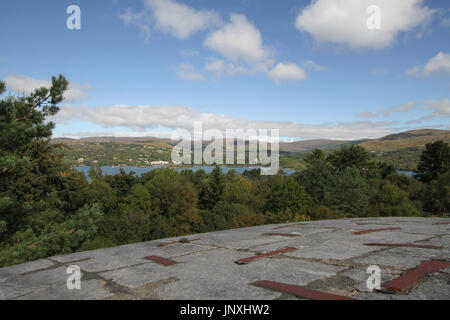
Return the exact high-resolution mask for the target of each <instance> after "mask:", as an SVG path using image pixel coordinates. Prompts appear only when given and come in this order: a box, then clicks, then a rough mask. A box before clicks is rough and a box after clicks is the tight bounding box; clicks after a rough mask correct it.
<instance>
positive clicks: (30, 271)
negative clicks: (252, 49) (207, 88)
mask: <svg viewBox="0 0 450 320" xmlns="http://www.w3.org/2000/svg"><path fill="white" fill-rule="evenodd" d="M442 222H450V219H442V218H441V219H426V218H407V217H405V218H361V219H342V220H327V221H314V222H306V223H305V222H300V223H298V224H295V223H294V224H293V223H289V224H281V225H267V226H260V227H253V228H243V229H236V230H226V231H220V232H211V233H205V234H198V235H191V236H189V238H190V239H199V240H198V241H195V242H191V243H180V242H179V240H180V239H181V238H182V237H175V238H170V239H161V240H156V241H149V242H144V243H136V244H130V245H125V246H120V247H114V248H107V249H99V250H93V251H88V252H79V253H74V254H70V255H64V256H57V257H50V258H48V259H42V260H38V261H34V262H30V263H26V264H21V265H16V266H11V267H7V268H2V269H0V299H48V300H51V299H68V300H70V299H90V300H94V299H182V300H186V299H194V300H196V299H233V300H239V299H258V300H259V299H263V300H265V299H278V298H280V297H282V298H283V299H291V298H293V297H291V296H289V295H287V294H283V295H282V294H281V293H280V292H275V291H271V290H267V289H264V288H260V287H256V286H254V285H251V284H252V283H254V282H256V281H259V280H268V281H274V282H277V283H283V284H289V285H295V286H303V287H306V288H309V289H311V290H319V291H324V292H328V293H330V294H338V295H344V296H352V297H355V298H358V299H448V298H449V292H450V288H449V277H450V269H449V268H447V269H443V270H440V271H439V272H437V273H435V274H431V275H429V276H427V277H426V278H425V279H424V280H423V281H422V282H421V283H419V284H418V285H417V287H416V288H414V289H413V290H412V291H411V292H410V293H408V294H386V293H381V292H370V290H369V289H368V288H367V285H366V281H367V278H368V277H369V274H368V273H367V267H368V266H370V265H378V266H379V267H380V268H381V279H382V281H383V282H385V281H389V280H391V279H393V278H396V277H398V276H400V275H401V274H402V273H403V272H405V271H406V270H407V269H409V268H414V267H416V266H417V265H419V264H420V263H421V262H424V261H429V260H444V261H450V231H449V229H450V228H449V227H448V225H446V224H436V223H442ZM280 226H282V227H283V228H278V227H280ZM386 227H392V228H400V229H399V230H391V231H380V232H374V233H369V234H353V232H354V231H358V230H366V229H380V228H386ZM268 233H281V234H291V235H294V237H283V236H278V235H267V234H268ZM161 242H173V243H172V244H171V245H168V246H163V247H160V246H159V244H160V243H161ZM371 242H377V243H413V244H421V245H434V246H441V247H443V249H439V250H431V249H423V248H411V247H377V246H366V245H364V243H371ZM288 247H290V248H295V249H296V250H295V251H290V252H284V253H281V254H277V255H273V256H269V257H264V258H262V259H260V260H256V261H252V262H251V263H248V264H246V265H238V264H236V263H235V261H236V260H238V259H241V258H246V257H251V256H254V255H256V254H262V253H266V252H268V251H274V250H280V249H283V248H288ZM147 256H158V257H162V258H165V259H170V260H173V261H175V262H176V264H173V265H170V266H164V265H161V264H158V263H156V262H154V261H151V260H147V259H145V257H147ZM70 265H76V266H78V267H79V268H80V269H81V272H82V278H81V290H76V289H75V290H69V289H67V286H66V282H67V278H68V276H69V275H68V274H67V267H68V266H70Z"/></svg>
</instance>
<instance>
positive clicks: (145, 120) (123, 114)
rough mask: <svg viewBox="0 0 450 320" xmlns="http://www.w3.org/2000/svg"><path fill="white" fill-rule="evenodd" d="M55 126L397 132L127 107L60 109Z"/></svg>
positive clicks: (363, 134) (303, 134) (388, 126)
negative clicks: (200, 126)
mask: <svg viewBox="0 0 450 320" xmlns="http://www.w3.org/2000/svg"><path fill="white" fill-rule="evenodd" d="M52 120H53V121H55V122H56V123H57V124H63V123H66V122H68V121H73V120H84V121H89V122H93V123H95V124H97V125H100V126H102V127H104V128H116V127H127V128H129V129H131V130H133V131H135V132H148V131H149V130H152V129H153V130H154V129H155V128H161V127H162V128H167V129H172V130H175V129H178V128H180V129H187V130H190V131H192V130H193V126H194V121H202V122H203V129H204V130H207V129H212V128H214V129H218V130H221V131H223V132H225V130H226V129H244V130H246V129H250V128H253V129H280V136H282V137H296V138H299V139H325V138H333V139H361V138H376V137H380V136H383V135H387V134H391V133H394V132H396V131H397V130H396V129H394V128H393V127H392V124H394V123H391V122H367V121H360V122H349V123H335V124H324V125H307V124H301V123H296V122H289V121H253V120H246V119H243V118H237V117H230V116H226V115H223V114H215V113H205V112H198V111H195V110H194V109H192V108H188V107H179V106H158V107H153V106H128V105H117V106H111V107H107V108H99V107H94V108H89V107H77V106H64V107H63V108H61V111H60V112H59V113H58V114H57V115H56V116H55V117H54V118H53V119H52Z"/></svg>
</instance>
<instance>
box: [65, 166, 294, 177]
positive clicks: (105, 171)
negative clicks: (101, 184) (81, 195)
mask: <svg viewBox="0 0 450 320" xmlns="http://www.w3.org/2000/svg"><path fill="white" fill-rule="evenodd" d="M74 168H75V169H77V170H78V171H81V172H83V173H84V174H85V175H86V177H87V175H88V173H89V169H90V168H91V167H74ZM100 168H101V169H102V172H103V174H105V175H116V174H118V173H119V172H120V169H123V170H124V171H125V172H126V173H130V172H131V171H133V172H136V175H137V176H139V177H140V176H141V175H142V174H143V173H146V172H149V171H152V170H155V169H159V168H163V167H158V166H155V167H151V168H141V167H100ZM214 168H215V167H214V166H196V167H193V168H175V169H173V170H176V171H178V172H180V171H183V170H192V171H194V172H195V171H198V170H204V171H205V172H206V173H211V171H213V170H214ZM221 169H222V172H223V173H227V172H229V171H231V170H236V172H237V173H238V174H242V173H243V172H244V171H245V170H253V169H258V168H257V167H221ZM284 172H285V173H287V174H289V175H290V174H293V173H294V172H295V170H284Z"/></svg>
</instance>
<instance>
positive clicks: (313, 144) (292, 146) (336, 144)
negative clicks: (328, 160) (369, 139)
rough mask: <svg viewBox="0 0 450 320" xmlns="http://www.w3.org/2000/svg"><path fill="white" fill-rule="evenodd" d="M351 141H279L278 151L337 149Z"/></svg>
mask: <svg viewBox="0 0 450 320" xmlns="http://www.w3.org/2000/svg"><path fill="white" fill-rule="evenodd" d="M351 143H353V142H352V141H345V140H326V139H318V140H305V141H295V142H281V143H280V151H284V152H302V151H312V150H314V149H327V150H333V149H338V148H340V147H341V146H344V145H347V144H351Z"/></svg>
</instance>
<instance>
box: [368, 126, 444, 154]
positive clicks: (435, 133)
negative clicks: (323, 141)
mask: <svg viewBox="0 0 450 320" xmlns="http://www.w3.org/2000/svg"><path fill="white" fill-rule="evenodd" d="M437 140H443V141H444V142H450V131H449V130H432V129H423V130H413V131H406V132H401V133H398V134H392V135H388V136H385V137H382V138H379V139H374V140H368V141H365V142H363V143H360V145H361V146H363V147H364V148H366V149H367V150H369V151H375V152H393V151H398V150H401V149H407V148H420V147H425V145H426V144H427V143H430V142H434V141H437Z"/></svg>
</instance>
